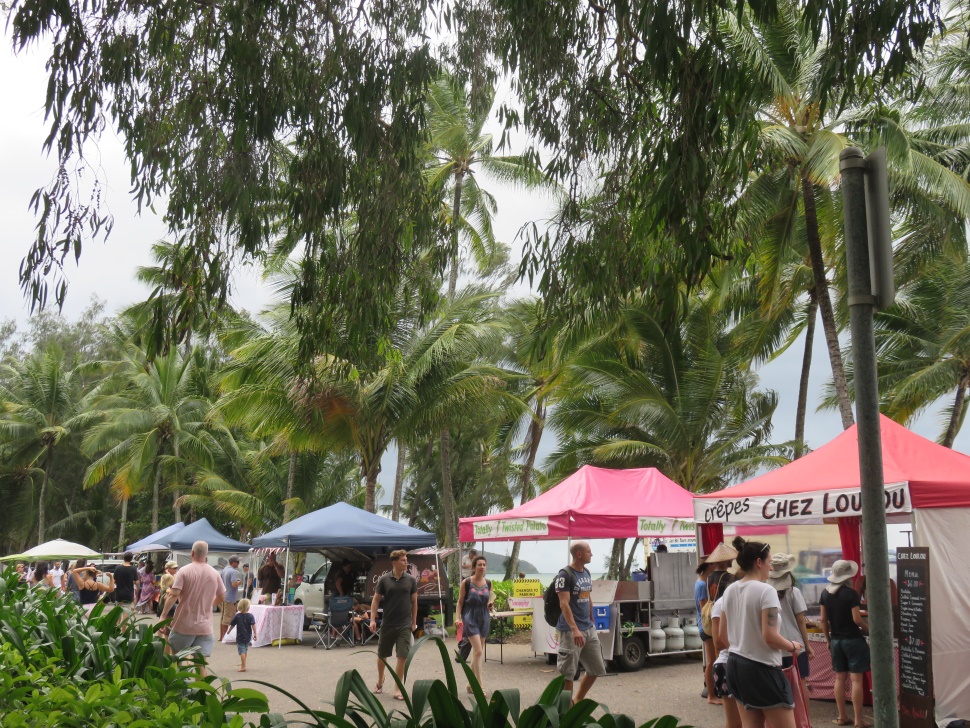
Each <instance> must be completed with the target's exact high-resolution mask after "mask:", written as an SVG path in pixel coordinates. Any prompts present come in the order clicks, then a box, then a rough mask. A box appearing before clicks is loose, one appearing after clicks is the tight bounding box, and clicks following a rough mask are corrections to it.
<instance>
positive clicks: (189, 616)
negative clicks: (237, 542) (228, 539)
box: [162, 541, 226, 677]
mask: <svg viewBox="0 0 970 728" xmlns="http://www.w3.org/2000/svg"><path fill="white" fill-rule="evenodd" d="M208 555H209V544H207V543H206V542H205V541H196V542H195V543H194V544H192V563H190V564H189V565H188V566H183V567H182V568H181V569H179V570H178V573H177V574H176V575H175V582H174V583H173V584H172V586H171V588H170V589H169V590H168V593H167V595H166V597H165V604H164V606H163V607H162V614H168V610H169V608H171V607H172V606H173V605H174V604H175V600H176V599H177V600H178V603H179V608H178V609H177V610H176V612H175V616H174V617H173V618H172V625H171V629H170V630H169V634H168V644H169V645H170V646H171V648H172V651H173V652H182V651H183V650H187V649H189V648H193V649H196V650H198V651H199V652H201V653H202V655H203V656H205V657H209V656H210V655H211V654H212V644H213V641H214V640H213V638H212V608H213V607H217V606H219V604H221V603H222V601H223V599H224V598H225V596H226V587H225V585H224V584H223V583H222V579H221V578H220V576H219V572H218V571H216V570H215V569H213V568H212V567H211V566H209V564H208V563H206V557H207V556H208ZM202 677H205V665H204V664H203V666H202Z"/></svg>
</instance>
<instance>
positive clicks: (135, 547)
mask: <svg viewBox="0 0 970 728" xmlns="http://www.w3.org/2000/svg"><path fill="white" fill-rule="evenodd" d="M183 528H185V524H184V523H182V522H181V521H179V522H178V523H173V524H172V525H171V526H166V527H165V528H163V529H162V530H161V531H155V533H153V534H152V535H151V536H145V538H143V539H142V540H141V541H135V543H133V544H131V545H129V546H128V548H127V549H125V550H126V551H134V552H135V553H137V552H139V551H141V550H144V549H146V548H147V547H153V546H158V545H163V546H168V542H169V540H170V539H169V537H170V536H171V535H172V534H173V533H175V532H176V531H180V530H182V529H183ZM152 550H154V549H152Z"/></svg>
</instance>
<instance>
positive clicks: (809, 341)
mask: <svg viewBox="0 0 970 728" xmlns="http://www.w3.org/2000/svg"><path fill="white" fill-rule="evenodd" d="M808 296H809V299H808V315H807V316H806V323H805V352H804V353H803V354H802V374H801V377H800V378H799V380H798V407H797V408H796V409H795V460H798V458H800V457H801V456H802V455H804V454H805V413H806V412H807V410H808V376H809V374H810V373H811V370H812V346H813V343H814V341H815V319H817V318H818V297H817V296H816V295H815V289H814V288H812V290H810V291H809V292H808Z"/></svg>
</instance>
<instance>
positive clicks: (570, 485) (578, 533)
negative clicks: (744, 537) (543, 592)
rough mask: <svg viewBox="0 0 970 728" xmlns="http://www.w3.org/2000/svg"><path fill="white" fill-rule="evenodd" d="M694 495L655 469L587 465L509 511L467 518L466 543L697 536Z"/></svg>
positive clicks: (463, 531) (462, 523) (464, 522)
mask: <svg viewBox="0 0 970 728" xmlns="http://www.w3.org/2000/svg"><path fill="white" fill-rule="evenodd" d="M693 535H694V522H693V506H692V501H691V494H690V493H689V492H688V491H686V490H684V489H683V488H681V487H680V486H679V485H677V484H676V483H675V482H673V481H672V480H670V479H669V478H667V477H666V476H664V475H663V474H661V473H660V471H658V470H657V469H656V468H636V469H630V470H610V469H608V468H594V467H593V466H591V465H584V466H583V467H581V468H580V469H579V470H577V471H576V472H575V473H573V474H572V475H570V476H569V477H568V478H566V479H565V480H564V481H562V482H561V483H560V484H559V485H557V486H555V487H554V488H551V489H549V490H547V491H546V492H545V493H543V494H542V495H540V496H538V497H537V498H534V499H533V500H531V501H529V502H528V503H524V504H523V505H521V506H519V507H517V508H513V509H511V510H509V511H505V512H504V513H494V514H491V515H488V516H474V517H472V518H462V519H461V520H460V521H459V537H460V539H461V540H462V541H467V542H472V541H534V540H554V539H558V540H565V539H569V538H631V537H632V538H645V537H650V538H657V537H669V536H693Z"/></svg>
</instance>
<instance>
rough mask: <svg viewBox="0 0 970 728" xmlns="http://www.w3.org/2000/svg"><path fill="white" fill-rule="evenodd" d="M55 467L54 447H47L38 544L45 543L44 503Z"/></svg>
mask: <svg viewBox="0 0 970 728" xmlns="http://www.w3.org/2000/svg"><path fill="white" fill-rule="evenodd" d="M53 465H54V447H53V445H48V446H47V455H46V456H45V457H44V475H43V477H42V478H41V479H40V497H39V498H38V500H37V543H44V502H45V501H46V500H47V484H48V483H49V482H50V479H51V467H52V466H53Z"/></svg>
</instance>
